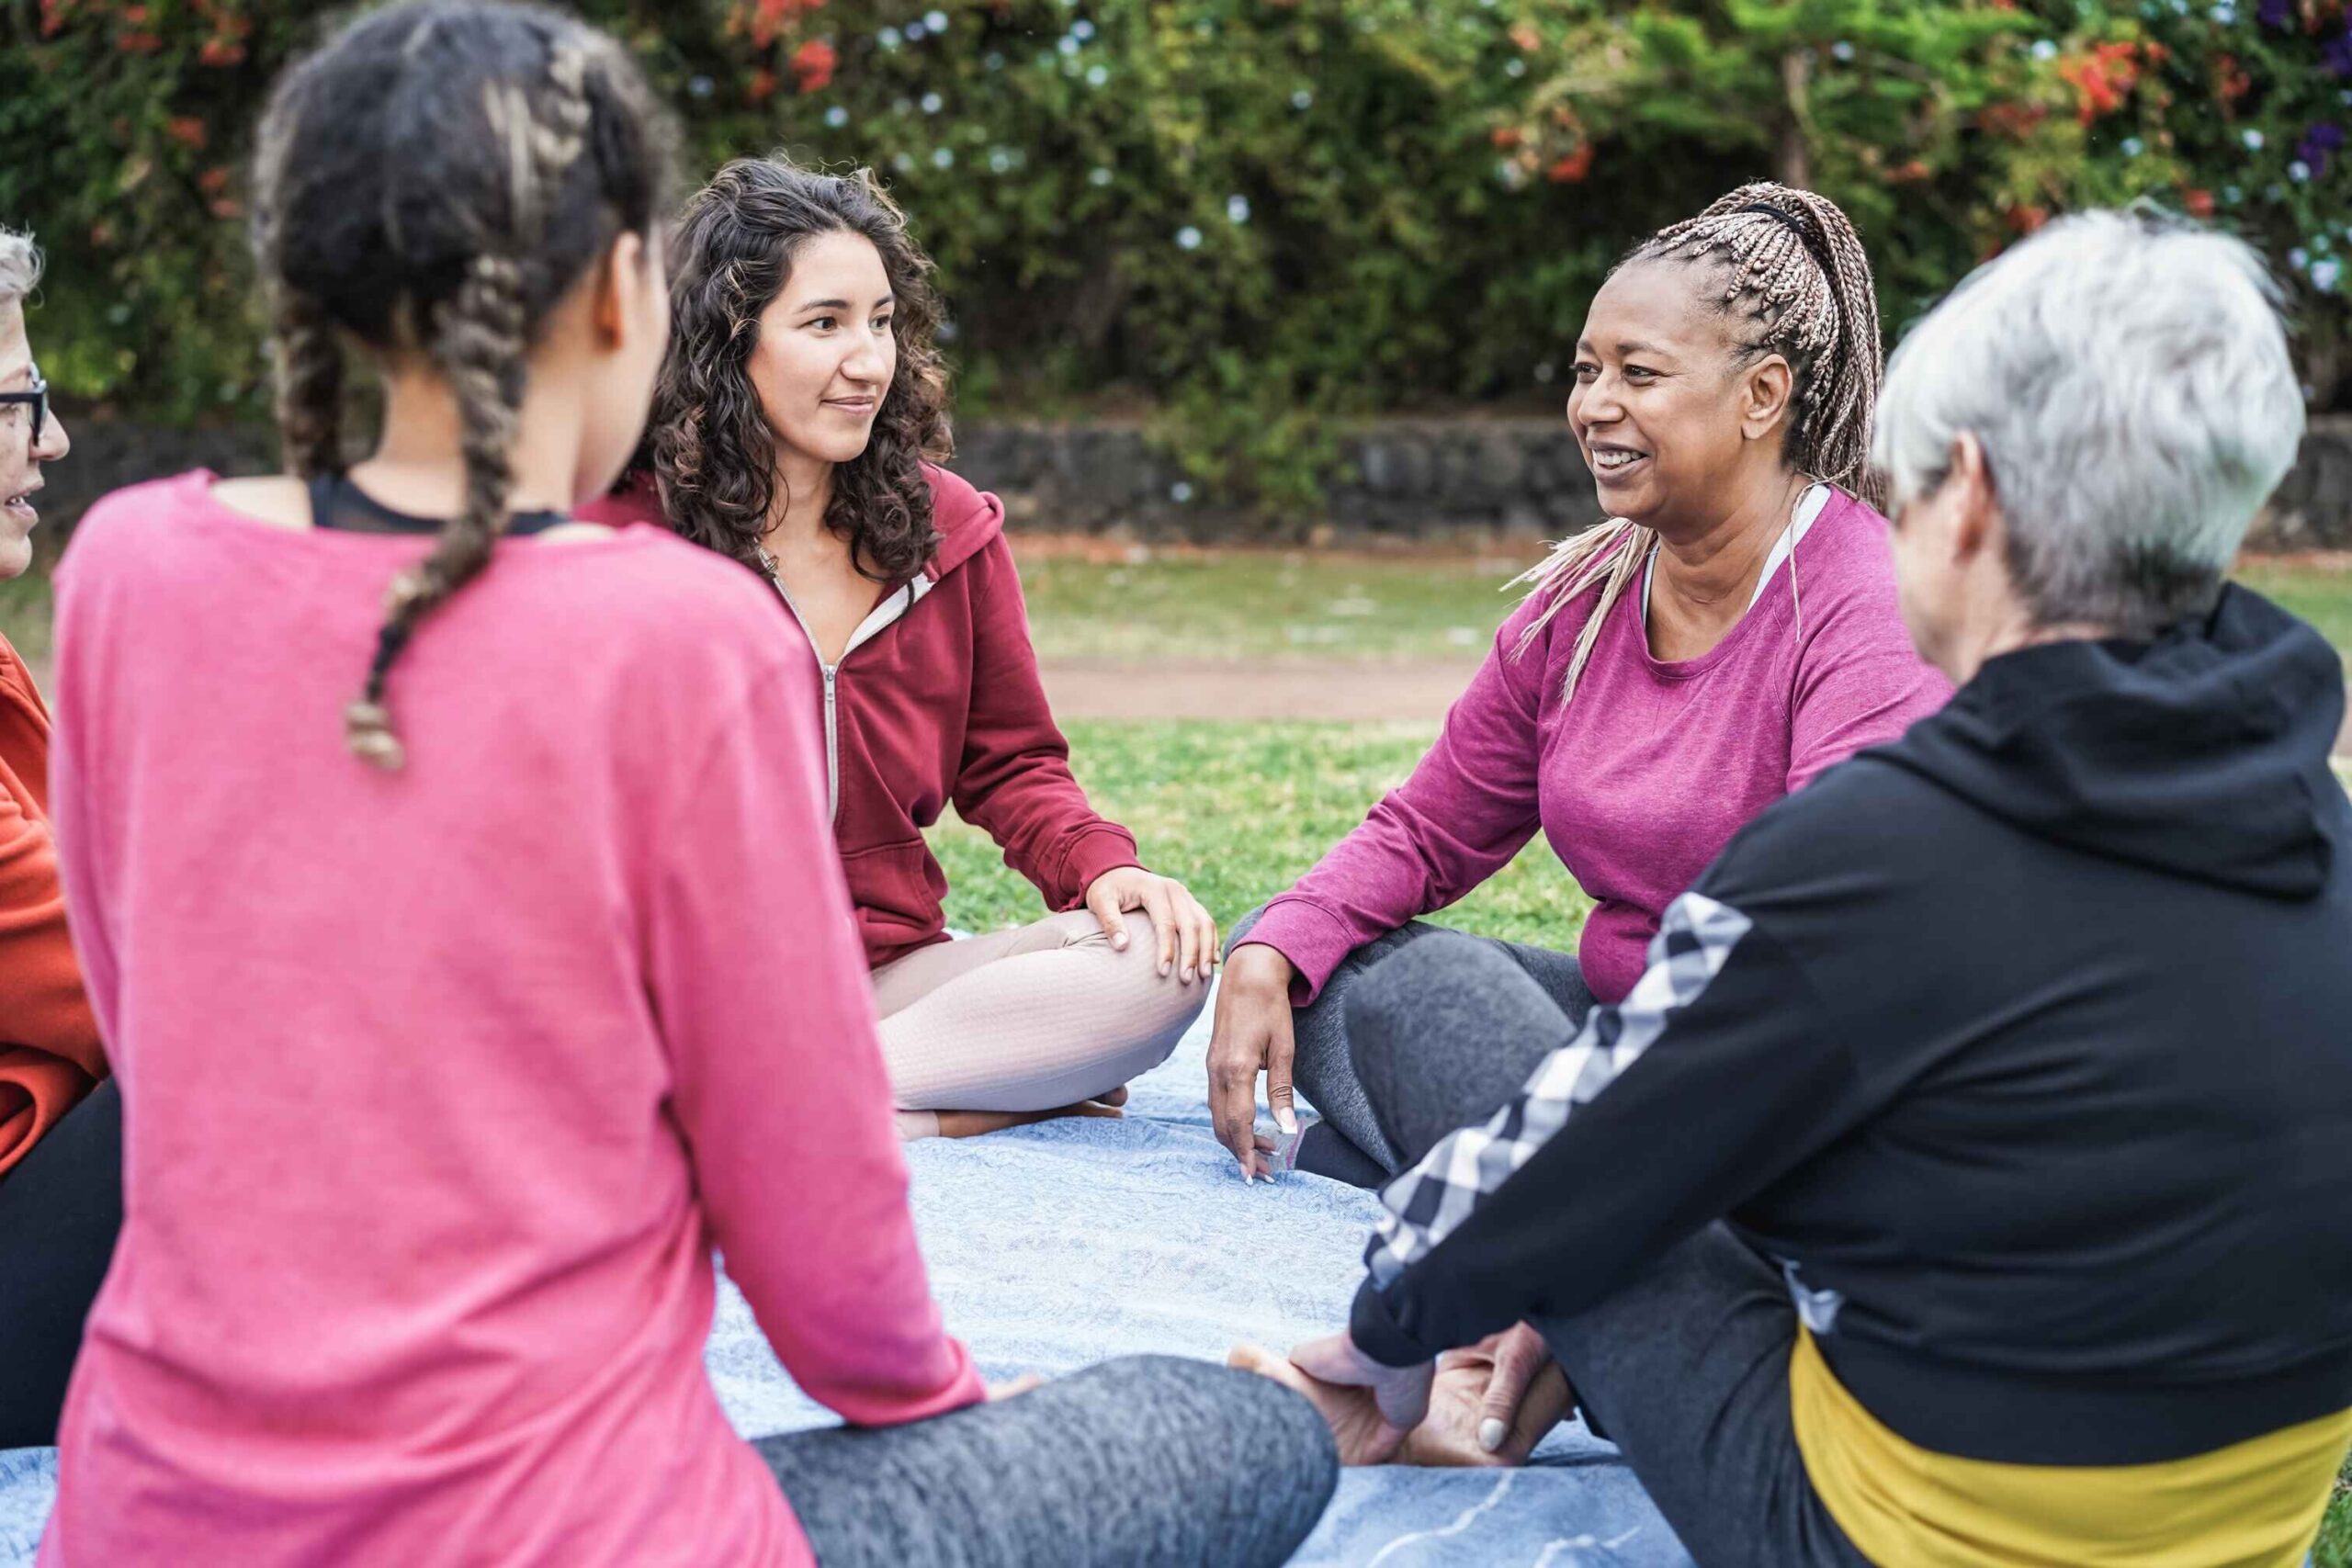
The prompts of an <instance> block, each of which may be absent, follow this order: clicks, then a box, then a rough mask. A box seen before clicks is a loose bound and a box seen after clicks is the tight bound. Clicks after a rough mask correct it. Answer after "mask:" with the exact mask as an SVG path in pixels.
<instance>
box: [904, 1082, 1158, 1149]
mask: <svg viewBox="0 0 2352 1568" xmlns="http://www.w3.org/2000/svg"><path fill="white" fill-rule="evenodd" d="M1126 1102H1127V1091H1126V1089H1125V1086H1124V1085H1123V1086H1121V1087H1120V1088H1118V1089H1113V1090H1112V1091H1111V1092H1110V1093H1108V1094H1106V1095H1104V1096H1103V1097H1102V1098H1101V1099H1100V1100H1080V1101H1079V1102H1078V1103H1077V1104H1075V1105H1057V1106H1056V1107H1054V1108H1053V1109H1052V1110H1050V1111H936V1112H923V1111H900V1112H899V1137H900V1138H902V1139H905V1140H907V1141H909V1142H912V1141H913V1140H915V1139H917V1138H977V1137H978V1136H980V1135H981V1134H984V1133H1001V1132H1003V1131H1004V1130H1005V1129H1006V1128H1007V1127H1026V1126H1030V1125H1032V1124H1033V1123H1035V1122H1052V1121H1055V1120H1057V1119H1058V1118H1060V1117H1064V1116H1108V1117H1113V1118H1116V1117H1118V1116H1120V1115H1121V1114H1123V1112H1122V1111H1120V1109H1119V1108H1120V1107H1121V1106H1123V1105H1125V1103H1126ZM910 1122H914V1123H917V1125H914V1126H911V1127H910V1126H909V1123H910ZM924 1122H929V1123H930V1124H929V1125H922V1123H924Z"/></svg>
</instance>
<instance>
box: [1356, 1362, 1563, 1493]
mask: <svg viewBox="0 0 2352 1568" xmlns="http://www.w3.org/2000/svg"><path fill="white" fill-rule="evenodd" d="M1496 1338H1500V1336H1496ZM1488 1343H1489V1344H1491V1343H1492V1341H1489V1342H1488ZM1494 1375H1495V1359H1494V1356H1493V1355H1492V1354H1491V1353H1490V1352H1489V1351H1488V1350H1487V1348H1485V1347H1483V1346H1481V1347H1474V1348H1468V1349H1463V1350H1449V1351H1447V1352H1446V1353H1445V1354H1444V1355H1443V1356H1442V1357H1440V1358H1439V1359H1438V1365H1437V1377H1436V1379H1435V1380H1434V1381H1433V1382H1431V1383H1430V1413H1429V1415H1428V1416H1427V1417H1426V1418H1425V1419H1423V1421H1422V1422H1421V1424H1420V1425H1419V1426H1418V1427H1414V1428H1413V1429H1412V1431H1411V1432H1410V1433H1408V1435H1407V1436H1406V1438H1405V1445H1404V1448H1403V1449H1402V1450H1400V1451H1399V1452H1398V1454H1397V1459H1398V1461H1400V1462H1402V1463H1405V1464H1423V1465H1468V1466H1493V1465H1515V1464H1525V1463H1526V1462H1527V1456H1528V1455H1529V1454H1531V1453H1533V1452H1534V1451H1535V1445H1536V1444H1538V1443H1540V1442H1542V1441H1543V1440H1544V1434H1545V1433H1547V1432H1549V1431H1551V1429H1552V1428H1553V1427H1556V1426H1558V1425H1559V1424H1560V1422H1561V1421H1563V1420H1565V1419H1566V1416H1567V1414H1568V1411H1569V1410H1570V1408H1571V1407H1572V1406H1573V1405H1574V1404H1575V1403H1576V1395H1575V1393H1573V1392H1572V1391H1571V1390H1570V1389H1569V1387H1568V1378H1567V1374H1566V1372H1563V1371H1561V1370H1560V1363H1559V1362H1557V1361H1555V1360H1550V1359H1546V1360H1545V1361H1544V1364H1543V1366H1542V1367H1541V1369H1539V1370H1538V1371H1536V1372H1535V1374H1534V1377H1533V1379H1532V1381H1531V1382H1529V1383H1528V1385H1527V1391H1526V1393H1523V1394H1522V1395H1521V1397H1520V1401H1519V1408H1518V1410H1517V1412H1516V1413H1515V1414H1514V1416H1513V1417H1512V1419H1511V1422H1510V1427H1509V1429H1508V1430H1507V1431H1506V1432H1505V1434H1504V1437H1503V1441H1502V1446H1501V1447H1500V1448H1498V1449H1497V1450H1495V1451H1494V1452H1493V1453H1488V1452H1487V1450H1485V1449H1484V1448H1481V1447H1480V1446H1479V1443H1478V1427H1479V1425H1480V1424H1481V1422H1483V1421H1484V1420H1485V1419H1486V1417H1487V1412H1486V1410H1485V1409H1484V1408H1482V1406H1483V1404H1484V1401H1485V1399H1486V1396H1487V1385H1488V1384H1489V1383H1490V1382H1493V1380H1494Z"/></svg>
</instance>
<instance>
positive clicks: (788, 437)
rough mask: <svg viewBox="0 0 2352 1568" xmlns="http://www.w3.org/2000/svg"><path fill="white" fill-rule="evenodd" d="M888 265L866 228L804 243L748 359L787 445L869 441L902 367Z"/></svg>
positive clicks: (764, 405) (834, 448)
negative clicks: (893, 328) (864, 232)
mask: <svg viewBox="0 0 2352 1568" xmlns="http://www.w3.org/2000/svg"><path fill="white" fill-rule="evenodd" d="M891 310H892V299H891V291H890V275H889V274H888V272H887V271H886V270H884V268H883V265H882V256H881V253H880V252H878V251H876V249H875V248H874V243H873V242H872V241H870V240H868V239H866V238H865V236H864V235H862V234H851V233H844V232H840V231H836V232H833V233H830V234H819V235H817V236H815V237H814V238H812V239H810V240H809V241H807V242H806V243H803V244H802V245H801V247H800V249H799V250H798V251H797V253H795V254H794V255H793V258H792V270H791V273H790V275H789V276H786V278H785V280H784V288H782V289H781V290H780V291H779V292H778V293H777V295H776V297H775V299H773V300H771V301H770V302H769V304H768V308H767V309H766V310H763V311H762V312H760V341H759V344H758V346H756V347H755V348H753V349H752V357H751V360H750V362H749V364H748V365H747V366H746V367H745V368H746V370H747V371H748V373H749V374H750V377H751V380H752V390H753V391H754V392H755V393H757V394H758V396H759V400H760V408H761V412H763V413H764V414H765V415H766V416H767V422H768V428H769V429H771V430H773V431H775V439H776V446H777V447H778V449H779V452H780V453H781V452H784V451H790V452H797V453H798V454H800V455H802V456H803V457H810V458H814V459H816V460H817V461H819V462H824V463H846V462H849V461H851V460H852V459H853V458H854V457H857V455H858V454H859V453H861V452H864V451H865V444H866V442H867V441H868V440H869V439H870V438H871V437H872V435H873V434H874V416H875V415H876V413H878V412H881V408H882V399H883V397H884V395H885V394H886V393H888V391H889V389H890V378H891V377H892V376H893V375H894V374H895V373H896V372H897V370H898V367H899V344H898V340H897V339H896V338H895V337H893V336H892V335H891V329H890V319H891Z"/></svg>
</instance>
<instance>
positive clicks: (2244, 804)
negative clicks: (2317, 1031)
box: [1875, 584, 2352, 898]
mask: <svg viewBox="0 0 2352 1568" xmlns="http://www.w3.org/2000/svg"><path fill="white" fill-rule="evenodd" d="M2343 721H2344V667H2343V664H2342V661H2341V660H2339V659H2338V657H2337V655H2336V652H2335V649H2333V648H2331V647H2330V646H2328V644H2327V641H2326V640H2325V639H2324V638H2323V637H2321V636H2320V635H2319V634H2318V633H2317V632H2315V631H2313V630H2312V628H2311V627H2310V626H2306V625H2304V624H2303V623H2302V622H2301V621H2299V620H2297V619H2296V618H2295V617H2294V616H2292V615H2289V614H2287V612H2285V611H2284V610H2281V609H2280V608H2278V606H2277V605H2276V604H2271V603H2270V602H2269V601H2268V600H2267V599H2265V598H2263V597H2262V596H2261V595H2260V594H2257V593H2253V592H2248V591H2247V590H2245V589H2244V588H2240V587H2238V586H2236V585H2235V584H2231V585H2229V586H2227V587H2225V588H2223V589H2222V595H2221V598H2220V600H2219V602H2218V603H2217V604H2215V605H2214V607H2213V610H2212V613H2211V614H2210V615H2206V616H2204V617H2202V618H2201V619H2198V620H2192V621H2188V622H2184V623H2182V624H2181V625H2180V626H2176V627H2174V628H2173V629H2172V630H2170V631H2167V632H2165V634H2164V635H2163V636H2161V637H2157V638H2156V639H2155V640H2154V641H2153V642H2135V641H2125V640H2120V639H2118V640H2111V641H2105V642H2089V641H2075V642H2060V643H2049V644H2045V645H2042V646H2040V647H2036V648H2027V649H2018V651H2016V652H2014V653H2005V654H2003V655H2001V656H2000V657H1998V658H1996V659H1993V660H1987V661H1986V662H1985V667H1984V668H1983V669H1982V670H1981V671H1978V672H1977V675H1976V678H1975V679H1974V680H1973V681H1971V682H1969V683H1968V684H1967V685H1966V686H1964V687H1962V689H1961V691H1960V692H1959V693H1958V694H1956V695H1955V696H1954V697H1953V698H1952V700H1951V704H1950V705H1948V706H1947V707H1945V708H1944V710H1943V711H1942V712H1941V713H1939V714H1937V715H1935V716H1932V717H1929V718H1927V719H1923V720H1921V721H1920V722H1919V723H1918V724H1917V725H1915V726H1913V727H1912V728H1911V731H1910V733H1909V734H1908V735H1906V736H1905V737H1904V739H1902V740H1901V741H1899V742H1897V743H1896V744H1895V745H1893V746H1890V747H1887V748H1885V749H1884V750H1881V751H1878V752H1876V753H1875V755H1876V756H1878V757H1879V758H1881V759H1883V760H1884V761H1888V762H1892V763H1894V764H1895V765H1897V766H1899V767H1904V768H1907V769H1909V770H1911V771H1912V772H1914V773H1918V774H1919V775H1920V776H1922V777H1924V778H1926V779H1928V780H1930V781H1931V782H1933V783H1935V784H1939V785H1940V786H1942V787H1943V788H1945V789H1948V790H1950V791H1951V792H1952V793H1953V794H1955V795H1959V796H1960V797H1962V799H1964V800H1967V801H1969V802H1970V803H1971V804H1973V805H1974V806H1976V807H1979V808H1981V809H1983V810H1985V811H1987V812H1990V813H1992V814H1993V815H1994V816H1996V817H1998V818H2002V819H2004V820H2006V821H2008V822H2011V823H2014V824H2015V825H2016V826H2017V827H2018V828H2020V829H2023V830H2025V831H2027V832H2029V833H2032V834H2034V835H2036V836H2037V837H2040V838H2042V839H2046V840H2051V841H2052V842H2054V843H2058V844H2063V845H2064V846H2066V847H2067V848H2069V849H2074V850H2079V851H2082V852H2086V853H2089V854H2095V855H2100V856H2104V857H2107V858H2109V859H2113V860H2121V861H2130V862H2132V863H2137V864H2140V865H2144V866H2149V867H2153V868H2154V869H2156V870H2158V871H2163V872H2166V873H2169V874H2173V875H2177V876H2184V877H2192V878H2195V879H2197V880H2199V881H2201V882H2209V883H2214V884H2218V885H2220V886H2225V887H2234V888H2239V889H2242V890H2245V891H2247V892H2252V893H2261V894H2267V895H2269V896H2271V897H2281V898H2310V897H2316V896H2317V895H2318V894H2319V893H2320V892H2321V890H2322V889H2323V888H2324V887H2325V886H2326V885H2327V879H2328V874H2329V871H2330V869H2331V868H2332V867H2333V865H2334V863H2335V856H2336V854H2337V853H2338V852H2339V848H2340V846H2341V845H2342V844H2343V843H2344V841H2345V840H2346V835H2347V833H2352V807H2347V805H2346V797H2345V793H2344V789H2343V787H2342V786H2341V785H2340V784H2337V783H2336V781H2335V774H2334V773H2333V772H2332V771H2331V769H2330V768H2329V766H2328V754H2329V751H2330V750H2332V749H2333V747H2334V746H2335V738H2336V735H2337V733H2338V731H2339V729H2340V728H2341V726H2342V724H2343Z"/></svg>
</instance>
